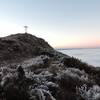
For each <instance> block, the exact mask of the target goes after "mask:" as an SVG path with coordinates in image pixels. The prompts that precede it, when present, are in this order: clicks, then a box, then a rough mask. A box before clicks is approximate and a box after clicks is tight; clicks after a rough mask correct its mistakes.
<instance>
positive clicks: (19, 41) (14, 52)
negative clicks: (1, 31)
mask: <svg viewBox="0 0 100 100" xmlns="http://www.w3.org/2000/svg"><path fill="white" fill-rule="evenodd" d="M50 50H53V48H52V47H51V46H50V45H49V44H48V43H47V42H46V41H45V40H43V39H41V38H38V37H35V36H33V35H31V34H20V33H19V34H15V35H10V36H7V37H3V38H0V60H12V59H18V58H20V57H21V58H23V57H27V58H28V57H33V56H36V55H40V54H41V53H43V52H46V51H47V52H49V51H50Z"/></svg>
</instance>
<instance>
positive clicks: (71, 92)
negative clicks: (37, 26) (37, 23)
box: [0, 34, 100, 100]
mask: <svg viewBox="0 0 100 100" xmlns="http://www.w3.org/2000/svg"><path fill="white" fill-rule="evenodd" d="M24 58H27V59H24ZM21 59H22V60H21ZM8 60H9V61H12V60H13V61H14V63H11V62H10V63H7V61H8ZM16 60H21V61H20V62H16ZM2 61H4V62H6V64H4V65H0V100H100V68H96V67H93V66H91V65H88V64H86V63H84V62H82V61H80V60H78V59H76V58H73V57H69V56H67V55H64V54H62V53H59V52H57V51H55V50H54V49H53V48H52V47H51V46H50V45H49V44H48V43H47V42H45V41H44V40H43V39H41V38H37V37H35V36H32V35H31V34H15V35H10V36H7V37H4V38H0V62H1V63H2Z"/></svg>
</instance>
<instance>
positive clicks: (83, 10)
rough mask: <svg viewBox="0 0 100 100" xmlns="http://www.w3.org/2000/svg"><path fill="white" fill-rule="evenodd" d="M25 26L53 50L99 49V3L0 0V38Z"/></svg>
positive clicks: (99, 0) (84, 0) (98, 0)
mask: <svg viewBox="0 0 100 100" xmlns="http://www.w3.org/2000/svg"><path fill="white" fill-rule="evenodd" d="M25 25H27V26H28V33H31V34H33V35H35V36H37V37H41V38H43V39H45V40H46V41H47V42H48V43H49V44H50V45H51V46H53V47H54V48H84V47H100V0H0V37H3V36H7V35H10V34H16V33H24V26H25Z"/></svg>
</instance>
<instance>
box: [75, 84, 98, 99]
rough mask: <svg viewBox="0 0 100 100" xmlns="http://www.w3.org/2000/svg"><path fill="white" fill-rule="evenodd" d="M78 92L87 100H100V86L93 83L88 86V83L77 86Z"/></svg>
mask: <svg viewBox="0 0 100 100" xmlns="http://www.w3.org/2000/svg"><path fill="white" fill-rule="evenodd" d="M76 90H77V93H78V94H79V95H80V96H81V97H82V98H83V99H85V100H100V87H99V86H98V85H93V86H92V87H90V88H88V87H87V85H86V84H84V85H83V86H81V87H80V88H77V89H76Z"/></svg>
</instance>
